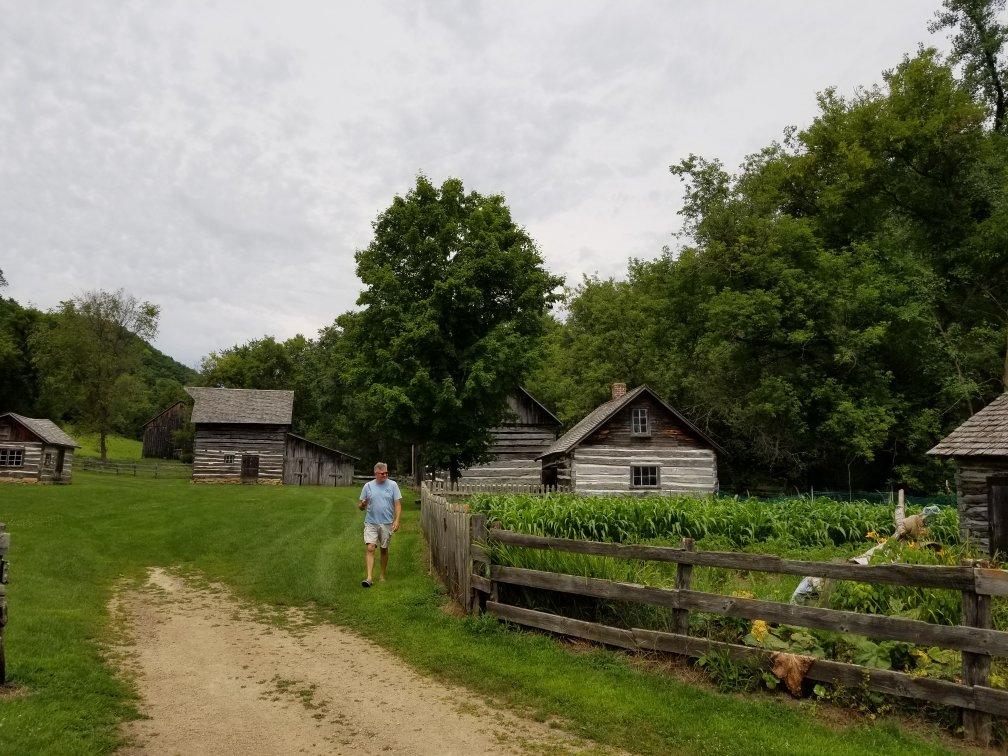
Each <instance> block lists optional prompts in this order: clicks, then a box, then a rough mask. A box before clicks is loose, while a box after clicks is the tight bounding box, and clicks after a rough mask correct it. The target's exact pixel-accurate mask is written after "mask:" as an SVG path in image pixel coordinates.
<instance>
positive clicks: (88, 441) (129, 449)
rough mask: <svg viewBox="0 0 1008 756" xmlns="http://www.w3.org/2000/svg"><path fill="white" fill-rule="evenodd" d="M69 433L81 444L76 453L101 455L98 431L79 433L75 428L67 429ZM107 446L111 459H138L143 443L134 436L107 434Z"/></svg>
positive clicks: (79, 454) (93, 455) (89, 455)
mask: <svg viewBox="0 0 1008 756" xmlns="http://www.w3.org/2000/svg"><path fill="white" fill-rule="evenodd" d="M65 430H66V432H67V433H68V434H70V436H71V437H72V438H73V440H74V441H76V442H77V443H78V444H80V447H81V448H80V449H77V451H76V454H77V456H80V457H100V456H101V451H100V448H101V447H100V439H99V438H98V434H97V433H77V432H75V431H74V429H73V428H66V429H65ZM105 446H106V450H107V451H108V458H109V459H118V460H136V459H140V456H141V452H142V451H143V444H142V443H140V442H139V441H137V440H136V439H133V438H125V437H124V436H106V437H105Z"/></svg>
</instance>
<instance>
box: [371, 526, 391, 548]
mask: <svg viewBox="0 0 1008 756" xmlns="http://www.w3.org/2000/svg"><path fill="white" fill-rule="evenodd" d="M390 540H392V524H391V523H389V524H388V525H375V524H374V523H372V522H365V523H364V543H373V544H375V545H377V546H380V547H381V548H383V549H387V548H388V545H389V541H390Z"/></svg>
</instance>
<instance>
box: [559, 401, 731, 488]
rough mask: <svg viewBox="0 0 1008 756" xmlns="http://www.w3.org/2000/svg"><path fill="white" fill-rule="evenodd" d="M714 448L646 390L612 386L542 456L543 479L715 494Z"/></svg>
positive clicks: (585, 485)
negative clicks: (606, 395)
mask: <svg viewBox="0 0 1008 756" xmlns="http://www.w3.org/2000/svg"><path fill="white" fill-rule="evenodd" d="M718 451H720V448H719V447H718V445H717V444H716V443H714V441H713V440H711V439H710V438H709V437H708V436H707V435H706V434H705V433H704V432H703V431H701V430H700V429H699V428H697V427H696V426H695V425H693V424H692V423H691V422H689V420H687V419H686V418H685V417H683V416H682V415H681V414H680V413H679V412H678V411H677V410H675V409H674V408H673V407H670V406H669V405H668V404H666V403H665V402H664V401H662V399H661V398H660V397H659V396H658V395H657V394H655V393H654V392H653V391H652V390H651V389H650V388H648V387H647V386H638V387H637V388H635V389H634V390H633V391H629V392H628V391H627V387H626V384H625V383H615V384H613V386H612V399H611V400H609V401H608V402H606V403H605V404H602V405H600V406H599V407H596V408H595V409H594V410H593V411H592V412H591V413H590V414H588V415H587V416H586V417H584V418H583V419H582V420H581V421H580V422H578V423H577V425H575V426H574V427H573V428H571V429H570V430H569V431H567V432H566V433H565V434H564V435H562V436H561V437H560V438H559V439H557V441H556V442H555V443H553V444H552V445H551V446H550V447H549V448H548V449H547V450H546V451H545V452H544V453H543V454H541V455H540V458H541V459H542V467H543V482H544V483H546V484H547V485H554V484H558V485H565V486H568V485H569V486H571V487H573V489H574V490H575V491H577V492H579V493H587V494H614V493H620V494H628V495H646V494H649V493H655V492H662V493H693V494H709V493H713V492H714V491H716V490H717V487H718V482H717V452H718Z"/></svg>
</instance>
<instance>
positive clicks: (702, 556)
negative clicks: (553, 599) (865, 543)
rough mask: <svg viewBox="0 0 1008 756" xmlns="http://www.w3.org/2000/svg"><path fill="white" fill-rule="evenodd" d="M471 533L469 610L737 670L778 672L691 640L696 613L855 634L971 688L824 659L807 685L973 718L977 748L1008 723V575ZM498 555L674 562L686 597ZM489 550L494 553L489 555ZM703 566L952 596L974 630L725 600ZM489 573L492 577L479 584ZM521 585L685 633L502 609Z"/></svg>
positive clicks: (761, 655) (759, 655)
mask: <svg viewBox="0 0 1008 756" xmlns="http://www.w3.org/2000/svg"><path fill="white" fill-rule="evenodd" d="M472 520H473V521H472V523H471V524H470V531H471V533H472V534H473V535H472V536H471V537H470V543H471V547H470V555H471V563H472V564H473V565H474V566H475V571H474V573H473V574H472V576H471V577H470V580H469V583H470V585H471V587H472V590H473V592H474V596H473V598H472V599H471V601H470V606H473V607H474V608H482V609H485V610H486V611H488V612H489V613H491V614H493V615H494V616H496V617H498V618H499V619H502V620H507V621H510V622H514V623H516V624H520V625H525V626H528V627H534V628H538V629H541V630H548V631H551V632H556V633H561V634H564V635H570V636H573V637H577V638H582V639H586V640H591V641H596V642H599V643H605V644H608V645H612V646H618V647H622V648H628V649H637V650H647V651H656V650H657V651H666V652H670V653H675V654H681V655H686V656H691V657H700V656H703V655H705V654H708V653H710V652H712V651H717V652H722V653H726V654H727V655H728V656H729V657H731V658H732V659H736V660H739V659H755V660H756V661H757V662H758V663H760V664H761V665H763V666H765V667H766V668H770V667H771V666H772V664H773V656H774V654H773V653H772V652H769V651H767V650H764V649H760V648H752V647H749V646H743V645H740V644H735V643H725V642H722V641H714V640H710V639H707V638H698V637H694V636H691V635H689V621H688V620H689V615H690V613H692V612H703V613H709V614H718V615H723V616H728V617H736V618H743V619H753V620H755V619H761V620H766V621H768V622H774V623H782V624H788V625H797V626H801V627H811V628H817V629H828V630H835V631H838V632H849V633H856V634H859V635H866V636H869V637H872V638H887V639H893V640H902V641H908V642H912V643H916V644H925V645H928V646H939V647H942V648H949V649H956V650H959V651H961V652H962V664H963V682H962V683H957V682H950V681H946V680H935V679H927V678H922V677H915V676H913V675H910V674H907V673H905V672H896V671H891V670H882V669H876V668H869V667H863V666H860V665H856V664H848V663H845V662H835V661H828V660H823V659H815V660H813V661H811V666H810V667H809V670H808V672H807V673H806V675H805V676H806V677H807V678H809V679H812V680H816V681H820V682H827V683H831V684H834V685H843V686H848V687H853V688H867V689H869V690H873V691H877V692H880V693H886V694H890V695H896V696H903V697H907V698H915V699H922V700H929V701H934V702H936V703H941V704H946V705H950V706H956V707H959V708H961V709H962V710H963V727H964V732H965V734H966V736H967V737H968V738H970V739H972V740H977V741H979V742H989V740H990V737H991V721H990V715H991V714H993V715H997V716H1008V691H1005V690H1000V689H995V688H991V687H990V686H989V685H988V681H989V680H988V678H989V670H990V662H991V657H992V656H1008V632H1002V631H1000V630H994V629H992V627H991V614H990V599H991V597H992V596H1005V595H1008V572H1005V571H1003V570H992V569H986V568H982V567H979V566H976V565H973V564H967V565H962V566H958V567H935V566H930V565H902V564H901V565H896V564H893V565H873V566H868V565H859V564H832V563H823V562H804V561H798V560H787V559H780V558H778V557H773V556H761V555H754V554H736V553H731V552H713V551H695V550H693V546H692V541H691V540H690V539H685V540H684V541H683V545H682V547H679V548H677V547H668V546H644V545H628V544H613V543H601V542H593V541H578V540H569V539H563V538H547V537H543V536H534V535H528V534H525V533H515V532H512V531H507V530H500V529H497V528H494V529H490V530H488V529H487V528H486V523H485V519H484V518H483V516H482V515H473V516H472ZM495 543H500V544H508V545H512V546H523V547H527V548H535V549H550V550H557V551H566V552H570V553H577V554H593V555H598V556H608V557H618V558H624V559H635V560H646V561H662V562H671V563H674V564H676V565H677V577H676V587H675V588H655V587H650V586H644V585H638V584H634V583H623V582H618V581H612V580H605V579H601V578H589V577H584V576H578V575H569V574H563V573H554V572H544V571H540V570H530V569H522V568H516V567H507V566H504V565H498V564H493V561H492V554H493V548H492V547H493V545H494V544H495ZM485 546H489V548H486V547H485ZM694 566H704V567H726V568H730V569H738V570H755V571H761V572H773V573H780V574H789V575H814V576H820V577H831V578H837V579H841V580H853V581H858V582H864V583H889V584H897V585H905V586H917V587H931V588H945V589H950V590H958V591H960V592H961V593H962V602H963V619H962V624H961V625H959V626H948V625H937V624H934V623H929V622H922V621H919V620H910V619H905V618H902V617H890V616H886V615H875V614H862V613H858V612H849V611H840V610H835V609H826V608H821V607H807V606H796V605H793V604H784V603H780V602H776V601H764V600H758V599H748V598H739V597H734V596H723V595H720V594H715V593H705V592H701V591H693V590H691V581H692V570H693V567H694ZM481 572H482V574H480V573H481ZM500 585H514V586H521V587H527V588H537V589H544V590H550V591H556V592H561V593H566V594H571V595H578V596H587V597H593V598H600V599H606V600H609V601H613V600H615V601H626V602H636V603H644V604H650V605H654V606H663V607H666V608H670V609H672V610H674V614H673V626H674V629H675V632H662V631H656V630H646V629H643V628H630V629H626V628H618V627H612V626H609V625H604V624H601V623H595V622H586V621H583V620H575V619H572V618H569V617H563V616H561V615H557V614H553V613H549V612H542V611H538V610H533V609H529V608H526V607H521V606H517V605H512V604H506V603H503V602H501V601H500V599H499V590H498V586H500Z"/></svg>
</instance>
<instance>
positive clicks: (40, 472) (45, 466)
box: [0, 412, 80, 483]
mask: <svg viewBox="0 0 1008 756" xmlns="http://www.w3.org/2000/svg"><path fill="white" fill-rule="evenodd" d="M77 448H80V447H79V446H78V445H77V442H76V441H74V440H73V439H72V438H70V436H68V435H67V434H66V433H64V432H63V431H62V430H60V429H59V427H58V426H57V425H56V423H54V422H53V421H52V420H42V419H39V418H34V417H24V416H23V415H18V414H15V413H13V412H8V413H6V414H3V415H0V481H13V482H22V483H69V482H70V479H71V476H72V473H73V455H74V449H77Z"/></svg>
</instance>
